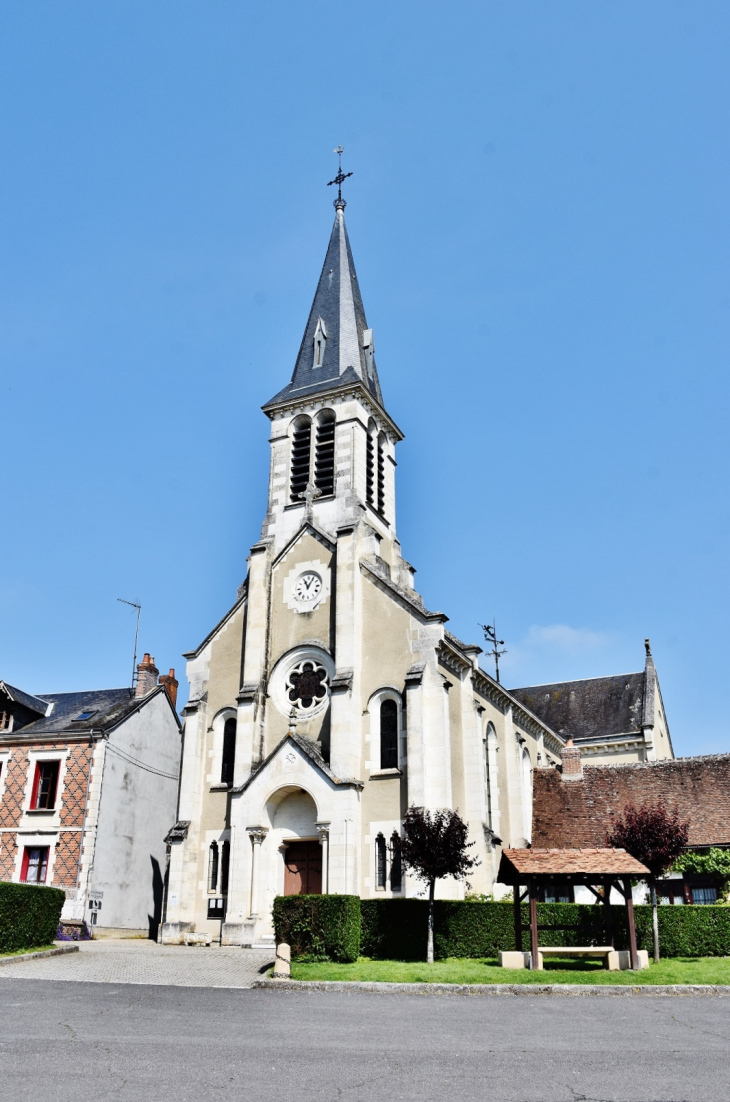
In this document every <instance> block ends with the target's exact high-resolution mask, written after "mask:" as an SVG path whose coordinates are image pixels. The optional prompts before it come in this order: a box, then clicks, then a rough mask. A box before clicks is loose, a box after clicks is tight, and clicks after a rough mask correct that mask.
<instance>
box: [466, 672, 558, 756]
mask: <svg viewBox="0 0 730 1102" xmlns="http://www.w3.org/2000/svg"><path fill="white" fill-rule="evenodd" d="M472 684H473V686H474V689H475V690H476V691H477V692H478V693H480V694H481V695H482V696H483V697H486V699H487V700H489V701H491V703H492V704H495V705H496V706H497V707H498V708H499V709H500V710H501V711H503V712H506V711H507V709H508V708H511V709H512V716H513V719H514V720H515V722H516V723H518V724H519V725H520V727H524V729H525V730H526V731H529V733H530V734H531V735H533V736H534V737H536V738H537V737H539V736H540V735H542V737H543V741H544V743H545V748H546V750H551V751H552V753H553V754H557V755H558V756H560V755H561V754H562V751H563V747H564V746H565V741H564V740H563V739H562V738H561V737H560V735H557V734H556V733H555V731H553V730H552V728H550V727H548V726H547V725H546V724H544V723H543V722H542V720H540V719H538V718H537V716H535V715H533V714H532V712H530V711H528V709H527V708H525V707H524V706H523V705H522V704H520V702H519V701H518V700H515V698H514V697H513V696H511V695H510V694H509V692H508V691H507V690H506V689H505V688H503V687H502V685H500V684H499V682H498V681H495V680H494V678H492V677H490V676H489V674H488V673H485V672H484V670H481V669H477V670H474V672H473V673H472Z"/></svg>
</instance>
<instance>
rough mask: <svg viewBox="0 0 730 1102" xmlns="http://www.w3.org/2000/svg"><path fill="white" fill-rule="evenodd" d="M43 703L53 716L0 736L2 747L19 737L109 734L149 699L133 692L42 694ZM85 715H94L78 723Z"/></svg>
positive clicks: (119, 690) (111, 690)
mask: <svg viewBox="0 0 730 1102" xmlns="http://www.w3.org/2000/svg"><path fill="white" fill-rule="evenodd" d="M41 699H43V700H45V701H48V703H49V704H52V705H53V707H52V708H51V711H50V714H49V715H47V716H42V717H41V718H39V719H37V720H35V721H34V722H33V723H26V724H25V725H24V726H23V727H19V728H16V730H14V731H10V732H6V733H4V734H3V735H0V743H2V742H3V741H8V740H10V741H12V740H14V739H17V738H18V737H21V738H23V739H26V738H33V739H40V738H48V737H49V736H58V735H63V734H66V733H72V732H73V733H75V734H78V733H83V732H85V731H86V732H89V731H91V730H94V731H107V730H109V729H111V728H112V727H115V726H116V725H117V723H119V722H120V720H122V719H123V718H124V717H125V716H126V715H127V714H130V713H131V712H133V711H134V710H135V708H137V707H138V706H139V705H140V704H141V703H142V702H143V701H144V700H145V699H146V697H135V696H134V693H133V691H132V689H92V690H91V691H89V692H82V693H43V695H42V698H41ZM82 712H92V713H93V715H91V716H90V717H89V719H87V720H79V719H77V718H76V717H77V716H79V715H80V714H81V713H82Z"/></svg>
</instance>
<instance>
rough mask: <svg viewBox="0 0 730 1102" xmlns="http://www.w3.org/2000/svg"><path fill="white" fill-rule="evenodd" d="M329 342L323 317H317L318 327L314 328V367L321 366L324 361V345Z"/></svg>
mask: <svg viewBox="0 0 730 1102" xmlns="http://www.w3.org/2000/svg"><path fill="white" fill-rule="evenodd" d="M326 342H327V329H326V328H325V324H324V322H323V321H322V319H321V318H318V319H317V328H316V329H315V330H314V358H313V360H312V367H321V366H322V364H323V363H324V346H325V344H326Z"/></svg>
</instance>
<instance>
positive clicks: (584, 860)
mask: <svg viewBox="0 0 730 1102" xmlns="http://www.w3.org/2000/svg"><path fill="white" fill-rule="evenodd" d="M648 874H649V870H648V869H647V867H646V865H642V864H641V862H640V861H637V860H636V858H635V857H632V856H631V855H630V854H629V853H627V852H626V850H625V849H609V848H607V847H591V848H585V849H536V848H535V847H534V846H533V847H532V849H505V850H503V851H502V860H501V862H500V865H499V876H498V877H497V879H498V881H499V882H500V883H501V884H515V883H519V879H520V877H526V876H635V877H642V878H643V877H645V876H647V875H648Z"/></svg>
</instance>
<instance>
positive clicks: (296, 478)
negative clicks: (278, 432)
mask: <svg viewBox="0 0 730 1102" xmlns="http://www.w3.org/2000/svg"><path fill="white" fill-rule="evenodd" d="M311 450H312V422H311V421H310V420H309V418H308V417H302V418H301V419H300V420H299V421H298V422H297V423H296V425H295V426H294V433H293V435H292V448H291V499H292V501H299V500H300V497H299V495H300V494H303V493H304V491H305V490H306V488H307V483H308V482H309V460H310V454H311Z"/></svg>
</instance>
